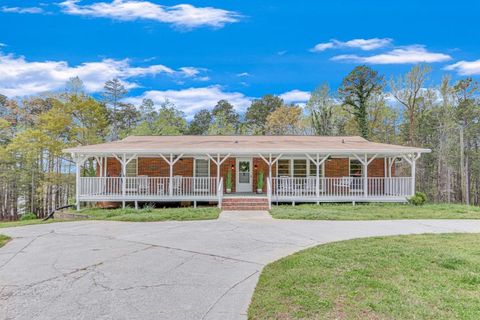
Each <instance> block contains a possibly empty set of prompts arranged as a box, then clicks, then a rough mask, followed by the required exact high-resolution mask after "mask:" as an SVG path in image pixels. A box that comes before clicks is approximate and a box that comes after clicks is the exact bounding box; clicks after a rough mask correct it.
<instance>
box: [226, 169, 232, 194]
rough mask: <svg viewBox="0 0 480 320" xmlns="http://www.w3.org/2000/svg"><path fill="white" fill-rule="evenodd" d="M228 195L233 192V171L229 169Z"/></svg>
mask: <svg viewBox="0 0 480 320" xmlns="http://www.w3.org/2000/svg"><path fill="white" fill-rule="evenodd" d="M226 187H227V193H231V192H232V169H230V168H228V171H227V181H226Z"/></svg>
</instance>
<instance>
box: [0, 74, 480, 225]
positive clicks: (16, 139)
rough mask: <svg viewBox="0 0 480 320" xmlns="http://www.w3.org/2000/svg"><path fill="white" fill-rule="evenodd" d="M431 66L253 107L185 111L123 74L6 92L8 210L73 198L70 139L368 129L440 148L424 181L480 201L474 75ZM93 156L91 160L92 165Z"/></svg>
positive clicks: (0, 133) (1, 99) (391, 139)
mask: <svg viewBox="0 0 480 320" xmlns="http://www.w3.org/2000/svg"><path fill="white" fill-rule="evenodd" d="M429 73H430V68H429V66H427V65H417V66H414V67H413V68H412V69H411V70H410V71H409V72H408V73H407V74H405V75H403V76H400V77H398V78H396V79H386V78H385V77H384V76H383V75H380V74H379V73H378V72H377V71H375V70H373V69H372V68H370V67H368V66H358V67H356V68H354V69H353V70H352V71H351V72H350V73H349V74H348V75H347V76H346V77H345V78H344V79H343V81H342V83H341V85H340V87H339V88H338V90H336V91H334V90H331V89H330V87H329V86H328V84H321V85H320V86H319V87H318V88H316V89H315V90H314V91H313V92H312V94H311V98H310V100H309V101H308V102H307V103H306V105H305V106H300V105H296V104H287V103H285V102H284V101H283V100H282V99H281V98H280V97H278V96H275V95H265V96H263V97H262V98H260V99H256V100H253V101H252V103H251V105H250V106H249V107H248V108H247V109H246V110H245V112H242V113H239V112H238V111H237V108H235V106H233V105H232V104H230V103H229V102H228V101H226V100H220V101H218V103H217V104H216V105H215V106H205V109H202V110H200V111H198V112H196V113H195V115H194V116H193V118H192V119H190V120H187V116H186V114H184V113H183V112H182V111H180V109H181V107H182V106H175V105H174V104H172V103H171V102H169V101H168V100H166V101H164V102H163V103H162V104H161V105H159V106H156V105H155V104H154V102H153V101H152V100H149V99H145V100H143V102H142V103H141V105H139V106H134V105H132V104H129V103H125V102H124V101H125V99H124V98H125V97H126V96H127V94H128V91H127V90H126V88H125V87H124V86H123V84H122V83H121V81H119V80H118V79H112V80H110V81H107V83H105V87H104V92H103V93H102V95H101V96H99V97H92V96H90V95H88V94H87V93H86V92H85V90H84V87H83V84H82V82H81V80H80V79H78V78H73V79H71V80H70V81H69V82H68V83H67V84H66V88H65V91H64V92H62V93H55V94H54V93H52V94H44V95H39V96H34V97H28V98H23V99H8V98H7V97H6V96H3V95H1V94H0V214H1V216H0V218H3V219H12V218H13V219H14V218H16V216H17V214H18V213H19V212H33V213H35V214H37V215H38V216H43V215H44V214H46V213H47V212H48V211H50V210H51V209H53V208H55V207H57V206H59V205H63V204H65V203H67V202H68V201H72V199H73V198H74V185H75V184H74V176H73V174H72V172H73V169H74V165H73V163H72V162H71V159H69V158H68V155H65V154H63V153H62V152H61V150H62V149H63V148H66V147H69V146H75V145H85V144H94V143H100V142H103V141H111V140H116V139H120V138H123V137H125V136H128V135H180V134H193V135H230V134H247V135H264V134H271V135H286V134H295V135H361V136H363V137H365V138H367V139H369V140H371V141H376V142H385V143H394V144H405V145H409V146H419V147H425V148H430V149H432V153H431V154H426V155H423V156H422V157H421V158H420V161H419V164H418V168H417V170H418V171H417V175H418V176H417V189H418V190H421V191H423V192H425V193H427V195H428V197H429V199H430V200H432V201H438V202H463V203H468V204H473V205H479V204H480V151H479V145H480V99H479V98H478V93H479V88H478V83H477V82H475V81H474V80H472V79H471V78H465V79H462V80H459V81H455V82H453V81H452V80H451V79H450V78H449V77H448V76H445V77H444V78H443V79H442V81H441V83H439V84H437V85H435V86H431V85H429V80H428V79H429V77H428V76H429ZM93 168H94V163H93V162H92V163H90V164H89V165H87V166H86V168H85V169H84V170H85V171H86V172H85V174H87V175H88V174H94V170H93Z"/></svg>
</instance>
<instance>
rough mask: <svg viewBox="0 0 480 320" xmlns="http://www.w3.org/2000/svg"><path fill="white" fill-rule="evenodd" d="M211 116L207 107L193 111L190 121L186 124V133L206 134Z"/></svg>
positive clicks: (211, 119) (210, 122)
mask: <svg viewBox="0 0 480 320" xmlns="http://www.w3.org/2000/svg"><path fill="white" fill-rule="evenodd" d="M212 121H213V116H212V114H211V113H210V111H208V110H207V109H202V110H200V111H198V112H197V113H195V116H194V117H193V120H192V122H190V125H189V126H188V134H192V135H206V134H208V131H209V129H210V125H211V124H212Z"/></svg>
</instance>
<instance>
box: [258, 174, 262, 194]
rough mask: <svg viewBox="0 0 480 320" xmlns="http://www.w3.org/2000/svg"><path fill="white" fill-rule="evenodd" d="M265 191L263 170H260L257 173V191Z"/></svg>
mask: <svg viewBox="0 0 480 320" xmlns="http://www.w3.org/2000/svg"><path fill="white" fill-rule="evenodd" d="M262 192H263V170H260V171H259V172H258V175H257V193H262Z"/></svg>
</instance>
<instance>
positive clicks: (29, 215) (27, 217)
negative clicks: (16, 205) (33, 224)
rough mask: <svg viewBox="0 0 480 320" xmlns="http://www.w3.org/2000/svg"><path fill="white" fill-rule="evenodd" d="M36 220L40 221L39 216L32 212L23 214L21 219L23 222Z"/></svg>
mask: <svg viewBox="0 0 480 320" xmlns="http://www.w3.org/2000/svg"><path fill="white" fill-rule="evenodd" d="M35 219H38V218H37V216H36V215H35V214H34V213H31V212H25V213H24V214H22V216H21V218H20V220H21V221H24V220H35Z"/></svg>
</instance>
